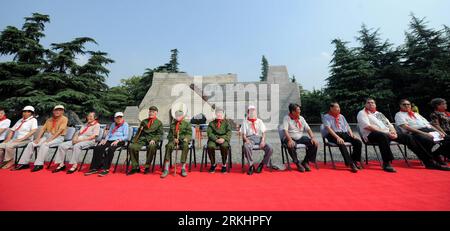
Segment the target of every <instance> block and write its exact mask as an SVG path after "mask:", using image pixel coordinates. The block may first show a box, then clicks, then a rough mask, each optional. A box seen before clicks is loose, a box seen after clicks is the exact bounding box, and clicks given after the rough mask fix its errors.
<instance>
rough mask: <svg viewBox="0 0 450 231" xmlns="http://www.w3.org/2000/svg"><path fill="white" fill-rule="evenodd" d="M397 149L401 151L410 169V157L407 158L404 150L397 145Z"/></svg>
mask: <svg viewBox="0 0 450 231" xmlns="http://www.w3.org/2000/svg"><path fill="white" fill-rule="evenodd" d="M397 147H398V149H399V150H400V153H401V154H402V156H403V159H405V162H406V165H407V166H408V167H411V166H410V165H409V161H408V157H406V155H405V153H404V152H403V150H402V147H400V145H397Z"/></svg>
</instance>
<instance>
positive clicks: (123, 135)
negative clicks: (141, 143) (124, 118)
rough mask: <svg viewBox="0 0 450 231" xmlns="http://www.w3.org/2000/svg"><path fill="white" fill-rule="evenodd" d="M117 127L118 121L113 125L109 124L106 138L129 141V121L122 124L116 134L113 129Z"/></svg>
mask: <svg viewBox="0 0 450 231" xmlns="http://www.w3.org/2000/svg"><path fill="white" fill-rule="evenodd" d="M115 127H116V123H112V124H111V126H109V131H108V135H107V136H106V140H108V141H115V140H119V139H120V140H121V141H127V140H128V123H127V122H124V123H123V124H122V126H120V127H119V128H118V129H117V130H116V131H115V132H114V134H113V133H112V131H113V130H114V128H115Z"/></svg>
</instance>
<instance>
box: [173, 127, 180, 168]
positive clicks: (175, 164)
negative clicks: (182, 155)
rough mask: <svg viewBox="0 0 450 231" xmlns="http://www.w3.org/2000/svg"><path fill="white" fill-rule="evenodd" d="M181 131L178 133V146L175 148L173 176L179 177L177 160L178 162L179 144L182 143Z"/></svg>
mask: <svg viewBox="0 0 450 231" xmlns="http://www.w3.org/2000/svg"><path fill="white" fill-rule="evenodd" d="M179 138H180V131H177V140H178V142H177V146H176V148H175V162H174V166H173V170H174V171H173V175H174V176H176V175H177V160H178V144H179V143H180V140H179Z"/></svg>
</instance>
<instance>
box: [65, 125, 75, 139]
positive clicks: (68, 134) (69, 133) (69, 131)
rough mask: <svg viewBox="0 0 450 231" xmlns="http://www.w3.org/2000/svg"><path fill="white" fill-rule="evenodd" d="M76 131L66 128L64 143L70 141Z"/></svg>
mask: <svg viewBox="0 0 450 231" xmlns="http://www.w3.org/2000/svg"><path fill="white" fill-rule="evenodd" d="M76 131H77V129H76V128H74V127H68V128H67V131H66V135H65V136H64V141H69V140H72V138H73V136H74V135H75V132H76Z"/></svg>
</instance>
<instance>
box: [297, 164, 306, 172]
mask: <svg viewBox="0 0 450 231" xmlns="http://www.w3.org/2000/svg"><path fill="white" fill-rule="evenodd" d="M296 165H297V169H298V171H299V172H305V168H304V167H303V166H302V165H301V164H299V163H297V164H296Z"/></svg>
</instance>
